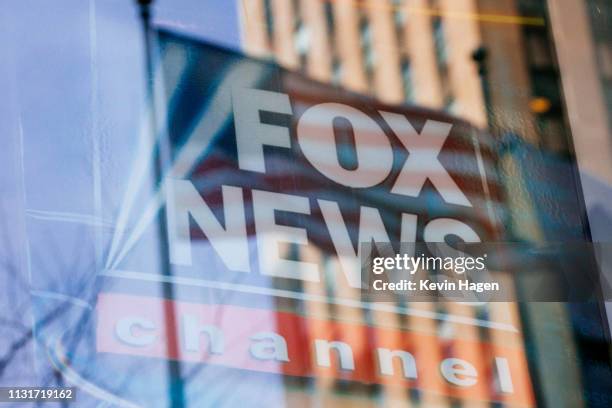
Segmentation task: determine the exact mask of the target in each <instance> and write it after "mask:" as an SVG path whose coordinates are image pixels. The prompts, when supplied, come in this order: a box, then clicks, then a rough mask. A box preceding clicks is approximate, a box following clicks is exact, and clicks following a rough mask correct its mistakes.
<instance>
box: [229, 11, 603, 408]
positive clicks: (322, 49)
mask: <svg viewBox="0 0 612 408" xmlns="http://www.w3.org/2000/svg"><path fill="white" fill-rule="evenodd" d="M551 3H554V2H551ZM590 3H591V7H594V4H595V3H597V1H591V2H590ZM240 4H241V12H242V27H243V40H244V46H245V49H246V50H247V51H248V53H250V54H251V55H254V56H257V57H262V58H271V59H275V60H276V61H277V62H278V63H279V64H281V65H282V66H284V67H286V68H288V69H292V70H297V71H301V72H303V73H304V74H305V75H307V76H309V77H311V78H313V79H316V80H319V81H322V82H325V83H329V84H332V85H336V86H341V87H343V88H346V89H350V90H353V91H355V92H358V93H363V94H369V95H372V96H375V97H376V98H377V99H379V100H381V101H383V102H386V103H389V104H410V105H417V106H423V107H427V108H431V109H435V110H444V111H447V112H449V113H450V114H452V115H454V116H457V117H460V118H462V119H465V120H467V121H469V122H470V123H472V124H474V125H476V126H477V127H479V128H482V129H489V132H490V133H491V134H492V135H493V136H494V137H497V138H503V137H506V136H508V135H516V136H518V137H519V138H520V139H522V140H524V141H526V142H528V144H529V145H532V146H536V147H540V148H544V149H546V150H547V151H548V152H552V153H553V154H557V155H562V156H565V155H568V154H569V153H570V152H571V151H572V150H573V148H574V146H572V143H571V142H569V140H571V136H570V132H572V133H573V134H574V140H575V145H576V146H575V147H576V149H577V150H580V149H582V148H584V149H588V148H587V147H586V146H587V145H589V143H587V142H586V140H587V139H589V138H590V139H594V138H597V140H596V143H594V144H591V145H590V146H591V148H590V150H589V152H585V153H583V157H594V156H593V155H592V154H591V151H592V150H593V148H596V147H595V146H600V144H599V142H605V145H608V144H609V141H608V140H605V141H604V140H603V139H602V138H603V136H604V132H605V131H604V129H607V124H605V123H603V122H602V117H601V115H600V118H599V121H598V122H597V125H596V126H599V128H598V132H599V133H597V134H596V135H592V136H590V137H586V136H585V137H584V138H583V135H588V134H589V130H588V129H589V126H592V124H589V123H587V122H585V121H584V120H581V119H580V118H575V117H572V112H573V111H572V109H573V108H576V107H577V106H578V105H580V100H583V99H582V98H583V97H588V98H590V97H592V96H593V95H592V94H593V93H597V92H599V84H597V85H595V84H591V85H593V87H594V88H593V89H592V92H591V94H588V95H583V96H582V97H581V96H578V95H570V96H568V95H565V94H564V93H563V91H562V88H561V84H563V87H564V88H563V89H566V88H567V87H568V86H569V85H570V83H571V82H572V81H576V80H577V78H580V77H579V76H575V75H574V74H576V73H577V72H575V71H576V69H578V68H575V67H574V68H572V66H571V61H573V60H574V59H575V58H576V53H582V52H584V50H582V49H581V47H575V46H572V45H571V42H569V41H565V40H564V39H561V38H559V36H563V33H564V31H563V29H562V28H561V27H562V26H567V25H572V24H573V23H572V21H574V20H575V19H579V18H581V17H583V20H582V21H581V22H580V24H579V25H578V26H577V27H578V28H579V29H580V28H582V29H584V30H586V29H587V28H588V27H589V26H590V23H589V22H588V21H587V18H588V17H587V14H586V11H585V12H584V13H583V14H580V13H577V14H576V13H575V12H572V11H570V10H569V8H564V7H562V6H561V5H554V4H551V5H550V8H551V10H550V11H549V10H548V7H549V6H548V5H547V4H546V2H542V1H533V0H398V1H394V0H329V1H328V0H293V1H289V0H241V1H240ZM582 6H583V5H582V4H580V3H577V2H575V4H573V6H572V7H576V8H580V7H582ZM549 12H550V16H549ZM584 30H583V32H582V34H583V35H587V33H586V32H584ZM600 36H601V35H600ZM601 37H602V38H604V37H605V36H601ZM553 39H554V40H555V41H556V43H557V44H560V45H558V47H559V48H558V49H555V46H554V45H553ZM575 41H577V42H578V43H579V44H584V43H588V44H589V47H590V46H593V47H594V48H597V50H599V51H598V52H600V53H601V52H602V51H601V47H602V46H601V45H597V44H596V43H593V41H592V40H591V39H590V38H587V37H584V38H579V39H576V40H575ZM481 47H483V48H484V49H485V50H486V53H487V57H486V60H485V64H486V68H487V69H486V74H485V78H484V81H483V78H482V77H481V76H480V75H479V70H478V66H477V64H476V63H475V61H474V58H473V55H474V52H475V51H476V50H477V49H479V48H481ZM589 47H587V48H589ZM578 49H580V51H579V50H578ZM593 52H594V51H593ZM557 54H559V55H557ZM603 54H604V57H601V56H599V58H600V59H601V58H604V60H605V55H606V53H605V52H603ZM589 58H591V57H589ZM590 61H593V63H594V61H595V60H594V59H593V58H591V60H590ZM589 64H590V62H587V65H589ZM605 66H606V65H605V64H604V65H603V66H602V65H600V66H599V68H597V67H596V66H595V65H592V66H589V67H590V69H593V70H595V69H600V70H601V71H600V72H601V74H602V75H601V76H600V75H595V76H594V77H593V80H594V81H596V80H597V78H604V79H602V80H605ZM602 67H603V68H602ZM572 71H574V73H573V74H572ZM574 85H576V86H577V84H574ZM595 88H596V89H595ZM578 89H579V87H578ZM582 92H588V90H582ZM566 93H567V91H566ZM581 95H582V94H581ZM599 97H600V99H601V95H600V96H599ZM595 100H596V101H597V100H598V99H595ZM601 100H603V99H601ZM566 104H567V105H566ZM596 104H598V107H597V109H600V110H601V108H603V109H605V107H604V104H603V103H599V102H596ZM568 109H569V110H570V114H569V115H568V114H567V112H568ZM597 109H595V110H596V111H597ZM603 118H605V115H604V116H603ZM607 137H609V136H607ZM578 153H581V152H580V151H578ZM600 155H604V156H606V155H607V157H609V151H608V153H603V152H602V153H598V154H596V156H597V157H598V156H600ZM605 163H607V164H603V163H602V164H593V166H599V168H598V169H597V170H598V171H599V172H605V171H606V170H609V169H608V168H605V169H604V168H603V167H605V166H608V167H609V163H612V161H611V160H607V161H605ZM499 165H500V167H501V168H502V169H503V171H504V172H505V173H506V174H514V173H513V172H515V171H516V170H517V169H516V166H517V163H516V162H514V161H513V160H512V159H508V160H505V161H502V162H500V163H499ZM602 166H603V167H602ZM607 174H608V175H610V174H612V171H608V172H607ZM512 183H515V184H512ZM507 184H508V185H509V187H508V186H506V188H507V189H508V191H507V192H506V193H507V194H508V195H510V196H512V194H511V193H512V192H513V191H514V193H517V192H518V194H514V196H512V197H510V199H508V201H506V205H507V206H508V209H507V210H508V212H509V215H508V217H509V218H510V219H511V221H510V223H511V224H512V226H511V229H512V231H513V232H515V233H516V232H517V231H518V233H517V234H516V236H517V237H519V238H520V239H524V240H527V241H532V242H533V241H541V240H545V239H547V237H546V234H545V233H544V232H543V231H544V230H545V229H546V228H547V226H546V225H545V224H544V222H543V221H540V220H539V218H538V210H537V209H536V208H534V204H533V203H532V200H531V199H530V197H529V192H527V191H528V187H527V186H526V185H522V184H521V182H520V181H516V180H507ZM517 214H519V215H517ZM296 251H297V250H296V249H295V248H293V249H287V253H291V254H292V256H299V257H300V258H302V259H309V260H314V261H316V262H317V263H319V264H323V265H327V267H328V268H329V269H330V270H334V269H337V268H339V266H338V265H337V260H336V259H333V258H332V259H319V258H321V257H325V255H323V254H320V253H308V254H298V253H297V252H296ZM326 276H327V277H328V279H329V281H326V284H327V290H326V291H323V290H322V289H321V288H320V287H319V286H317V285H312V287H307V286H308V285H306V286H305V287H304V288H303V290H304V291H305V292H307V293H313V294H315V295H318V296H330V297H334V296H342V297H344V298H346V297H349V298H353V299H356V300H357V299H358V298H359V293H358V292H357V291H355V290H354V289H351V288H349V287H348V286H347V285H345V284H343V283H342V282H339V281H338V280H335V279H332V278H330V277H331V276H333V273H329V274H327V275H326ZM300 307H303V308H304V309H306V310H307V314H308V315H311V316H324V317H327V318H330V320H328V323H326V324H327V325H328V326H325V327H323V326H321V327H314V328H312V332H311V335H312V336H314V337H316V332H317V330H320V331H330V330H332V331H333V330H334V327H333V324H332V323H330V321H333V319H338V320H341V321H347V320H348V321H353V322H355V321H357V322H362V323H364V324H368V325H374V327H375V329H374V331H376V327H381V326H388V327H398V328H402V329H404V330H407V332H406V333H408V334H407V340H406V339H403V338H398V339H396V341H397V346H398V348H401V346H402V344H404V343H405V342H406V341H407V342H408V343H410V342H411V339H412V342H413V343H414V344H413V346H414V350H415V356H417V358H418V357H419V356H420V358H421V359H423V358H425V359H426V360H432V361H433V360H439V359H440V358H443V357H444V356H448V355H461V356H465V357H466V358H467V359H468V360H469V361H470V362H471V363H472V364H473V365H474V366H475V367H478V368H480V369H481V370H482V371H484V372H487V370H488V371H489V372H490V371H491V370H492V368H491V364H490V360H489V358H490V355H488V354H487V353H485V352H483V349H482V348H480V346H478V344H482V343H480V342H486V343H487V344H490V345H491V347H492V348H493V349H495V347H505V346H508V345H512V346H513V347H517V348H518V349H519V350H520V353H519V354H520V355H521V357H522V358H525V356H526V355H527V351H526V350H525V348H524V347H525V346H524V344H526V343H528V344H531V345H533V347H535V348H538V349H539V352H540V354H539V355H538V356H537V357H536V358H533V359H530V363H529V367H527V366H526V365H525V366H522V367H521V370H522V371H520V373H519V375H518V376H517V377H518V378H515V381H519V382H520V381H523V382H525V383H526V384H527V385H524V386H525V387H526V389H532V387H533V394H534V395H533V396H530V398H533V400H532V403H531V404H527V405H521V404H519V405H517V406H535V404H538V405H540V404H543V403H544V402H545V403H546V404H547V405H548V406H559V404H562V403H564V404H567V405H568V406H584V405H585V401H584V399H583V396H582V395H581V391H580V386H581V385H580V383H581V378H580V372H581V368H580V367H579V363H578V361H579V360H580V358H581V357H582V354H581V352H580V350H579V348H580V347H583V345H580V344H576V343H575V341H574V340H573V339H572V333H571V328H570V327H569V324H568V322H569V321H570V320H571V319H572V317H571V316H570V315H571V313H572V312H568V310H567V309H566V308H565V306H564V305H562V304H546V305H538V306H532V305H527V306H520V305H518V304H514V303H493V304H490V305H488V306H483V307H472V306H467V305H462V304H455V303H436V304H433V303H423V302H421V303H415V304H412V305H410V307H411V308H412V309H413V310H415V311H416V312H418V313H416V314H413V315H411V316H406V315H402V314H398V313H381V312H372V311H363V310H359V309H355V308H352V307H347V306H338V305H330V304H323V303H308V304H306V305H302V306H300ZM419 313H421V314H422V315H428V314H430V315H431V314H435V313H440V314H442V315H449V316H460V317H465V318H470V319H477V320H481V321H493V322H496V321H503V322H506V323H508V324H511V325H513V326H514V327H516V328H518V332H517V333H511V334H509V333H503V332H500V331H498V330H494V329H492V330H490V329H486V328H484V329H483V327H477V326H469V325H461V324H454V323H451V322H449V321H448V320H444V319H442V320H434V319H429V318H422V317H415V316H418V315H419ZM551 322H553V323H551ZM543 323H549V324H551V326H555V328H554V329H551V330H545V329H542V328H540V327H541V325H542V324H543ZM411 333H413V334H411ZM414 333H417V334H414ZM424 333H425V334H428V335H432V336H434V337H435V339H436V341H432V342H423V341H418V340H417V339H418V338H419V335H422V334H424ZM342 335H343V336H346V337H347V338H350V339H352V341H351V343H352V344H355V342H357V343H359V341H361V343H362V345H361V348H362V349H363V350H362V351H363V353H365V351H366V350H367V349H368V348H370V347H375V342H374V343H372V341H371V336H372V334H371V333H367V332H365V331H364V332H359V333H357V332H355V333H343V334H342ZM524 336H531V337H530V338H529V340H528V341H526V340H525V338H524ZM374 337H375V336H374ZM356 339H360V340H359V341H358V340H356ZM465 339H471V340H475V342H474V343H464V342H462V340H465ZM553 339H554V341H553ZM555 342H557V343H556V347H557V349H553V348H552V346H553V343H555ZM559 347H560V348H561V349H562V351H561V350H560V349H559ZM560 351H561V352H562V353H564V355H565V356H569V358H567V359H564V360H563V361H559V359H558V358H556V357H555V356H556V355H557V354H556V353H559V352H560ZM355 353H356V354H355V358H356V359H357V358H359V357H358V356H359V351H358V350H357V351H355ZM423 356H426V357H423ZM364 358H365V357H364ZM437 370H438V368H437V367H435V366H433V365H432V366H428V367H426V368H425V370H424V371H425V372H426V373H432V372H435V371H437ZM552 372H554V373H556V374H555V375H554V376H551V375H550V373H552ZM583 374H584V373H583ZM425 375H427V374H425ZM288 381H293V380H288ZM424 381H425V382H426V381H427V380H426V379H425V380H424ZM495 381H497V382H495ZM495 381H493V383H491V384H486V382H484V381H483V382H481V383H480V384H479V387H484V389H483V390H480V391H479V392H480V394H478V395H480V396H481V397H482V395H486V396H488V397H486V398H481V400H480V401H477V400H475V399H474V395H465V396H461V395H450V396H449V395H448V394H447V395H440V394H436V393H435V392H434V393H431V392H426V391H425V392H423V390H422V389H420V387H419V384H418V382H417V385H416V386H414V387H413V388H411V389H406V388H397V387H396V386H394V385H393V384H384V383H383V384H381V385H378V386H366V385H363V384H355V383H344V382H342V381H338V380H332V379H328V378H325V377H324V376H318V377H316V378H315V379H313V380H312V381H310V382H307V385H304V384H301V385H299V386H295V384H292V386H290V387H289V389H290V390H291V391H290V392H288V393H287V398H288V400H289V401H290V402H291V403H297V404H298V405H300V404H313V403H320V404H322V405H327V404H329V403H333V404H334V405H338V406H343V405H347V406H348V405H351V406H354V405H359V406H361V405H363V406H375V405H382V406H439V407H451V406H482V407H485V406H490V404H492V403H493V404H497V405H496V406H506V405H514V404H515V403H516V402H513V401H512V399H511V398H510V397H508V395H504V394H503V393H500V390H499V380H495ZM536 386H537V387H536ZM349 390H350V393H349V392H348V391H349ZM349 394H350V397H349ZM492 401H496V402H492Z"/></svg>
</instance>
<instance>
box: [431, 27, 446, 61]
mask: <svg viewBox="0 0 612 408" xmlns="http://www.w3.org/2000/svg"><path fill="white" fill-rule="evenodd" d="M432 25H433V36H434V46H435V49H436V58H437V60H438V65H439V66H442V65H446V62H447V52H446V41H444V24H443V23H442V19H441V18H440V17H434V19H433V23H432Z"/></svg>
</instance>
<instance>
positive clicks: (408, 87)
mask: <svg viewBox="0 0 612 408" xmlns="http://www.w3.org/2000/svg"><path fill="white" fill-rule="evenodd" d="M401 69H402V84H403V85H404V100H405V101H412V100H414V95H413V92H412V72H411V69H410V61H409V60H408V59H407V58H405V57H404V58H403V59H402V68H401Z"/></svg>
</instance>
